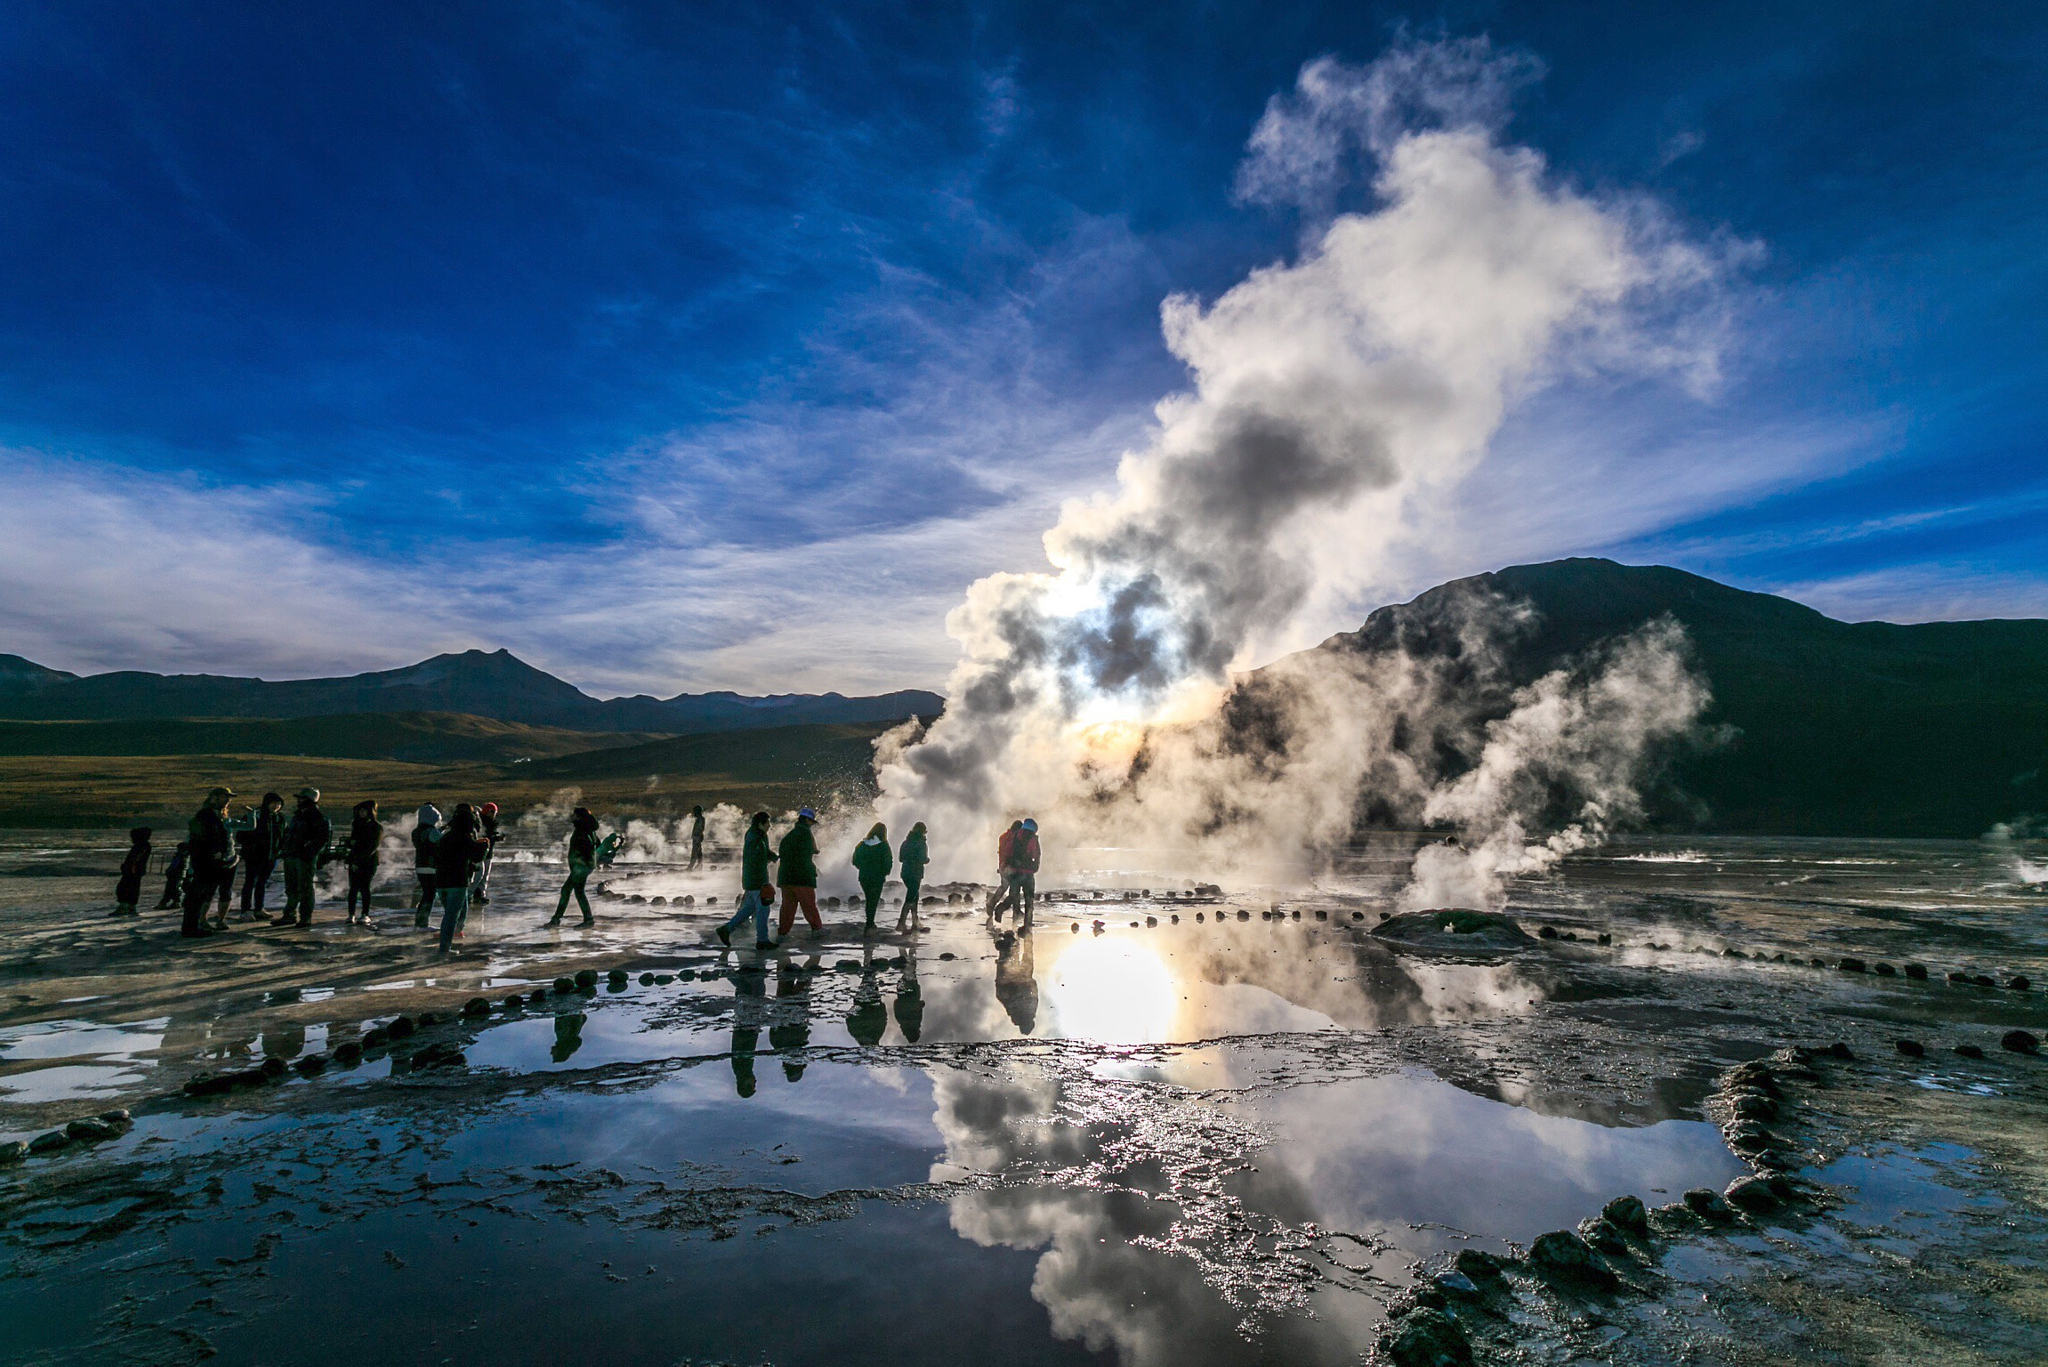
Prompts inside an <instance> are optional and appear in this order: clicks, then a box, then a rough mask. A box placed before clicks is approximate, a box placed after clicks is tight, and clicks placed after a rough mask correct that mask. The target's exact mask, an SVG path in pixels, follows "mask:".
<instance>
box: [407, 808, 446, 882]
mask: <svg viewBox="0 0 2048 1367" xmlns="http://www.w3.org/2000/svg"><path fill="white" fill-rule="evenodd" d="M440 838H441V809H440V808H438V807H436V806H435V805H434V804H433V803H431V802H425V803H422V804H420V810H419V824H418V825H416V826H414V827H413V828H412V866H413V869H414V870H415V871H416V872H418V873H422V874H432V873H433V871H434V842H435V841H436V840H438V839H440Z"/></svg>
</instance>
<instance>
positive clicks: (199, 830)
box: [182, 788, 235, 939]
mask: <svg viewBox="0 0 2048 1367" xmlns="http://www.w3.org/2000/svg"><path fill="white" fill-rule="evenodd" d="M234 796H235V792H234V789H232V788H215V789H213V790H212V791H211V792H209V793H207V795H206V802H205V804H204V805H202V806H201V807H200V809H199V810H198V811H196V812H194V813H193V814H192V819H191V820H190V821H189V822H187V823H186V824H185V843H186V844H187V845H188V846H189V847H190V856H189V862H188V872H187V874H186V878H185V925H184V929H183V931H182V933H183V934H184V935H185V936H186V937H187V938H189V939H198V938H199V937H201V936H205V935H212V934H213V933H214V929H213V927H212V926H209V925H207V924H206V909H207V908H208V907H209V906H212V905H213V901H214V898H216V897H217V896H219V895H220V890H221V888H222V887H223V886H226V885H231V884H232V883H233V882H234V877H235V844H234V839H233V837H232V836H231V835H230V834H229V831H228V821H227V813H228V805H229V804H230V803H231V802H233V800H234Z"/></svg>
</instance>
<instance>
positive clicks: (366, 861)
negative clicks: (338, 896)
mask: <svg viewBox="0 0 2048 1367" xmlns="http://www.w3.org/2000/svg"><path fill="white" fill-rule="evenodd" d="M383 841H384V823H383V822H381V821H379V820H377V803H376V802H375V800H374V799H370V798H365V799H364V800H363V801H361V802H358V803H357V804H356V810H355V818H354V819H353V820H352V821H350V822H349V826H348V922H347V924H349V925H365V926H366V925H368V924H370V889H371V888H372V887H375V886H376V883H377V847H378V846H379V845H381V844H382V843H383ZM359 898H360V899H361V902H362V910H361V911H360V912H359V911H357V910H356V903H357V900H358V899H359ZM359 916H360V917H361V920H360V921H359V920H358V919H357V918H358V917H359Z"/></svg>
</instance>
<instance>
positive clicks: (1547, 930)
mask: <svg viewBox="0 0 2048 1367" xmlns="http://www.w3.org/2000/svg"><path fill="white" fill-rule="evenodd" d="M1536 936H1537V938H1538V939H1542V940H1555V939H1556V938H1557V927H1556V926H1544V927H1543V928H1542V929H1540V930H1538V931H1537V932H1536Z"/></svg>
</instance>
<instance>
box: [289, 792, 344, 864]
mask: <svg viewBox="0 0 2048 1367" xmlns="http://www.w3.org/2000/svg"><path fill="white" fill-rule="evenodd" d="M333 834H334V824H333V823H332V822H330V821H329V820H328V819H327V813H325V812H323V811H321V810H320V804H319V803H317V802H308V801H306V799H304V798H300V799H299V809H298V810H297V811H295V812H293V813H292V819H291V824H289V825H287V826H286V827H285V828H284V857H285V858H287V859H318V858H319V857H320V851H322V850H324V849H326V848H327V839H328V837H329V836H331V835H333Z"/></svg>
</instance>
